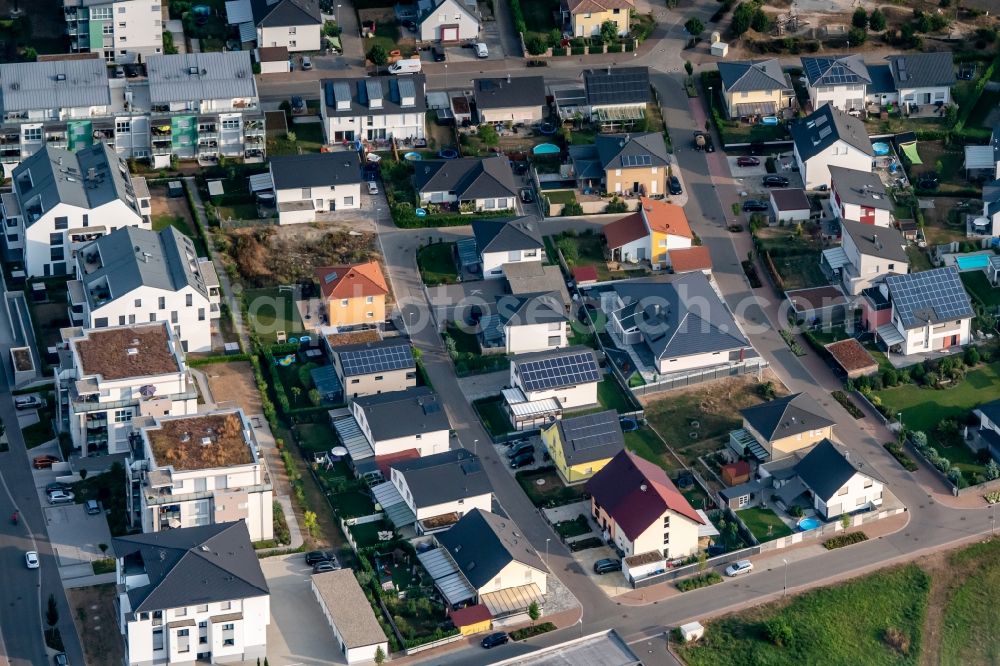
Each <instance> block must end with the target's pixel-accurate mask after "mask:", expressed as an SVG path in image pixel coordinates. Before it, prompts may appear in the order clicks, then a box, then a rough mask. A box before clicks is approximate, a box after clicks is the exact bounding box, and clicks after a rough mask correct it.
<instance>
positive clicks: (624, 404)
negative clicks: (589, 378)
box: [597, 375, 636, 414]
mask: <svg viewBox="0 0 1000 666" xmlns="http://www.w3.org/2000/svg"><path fill="white" fill-rule="evenodd" d="M597 401H598V402H599V403H601V407H603V408H604V409H613V410H615V411H616V412H618V413H619V414H624V413H625V412H634V411H635V409H636V408H635V405H634V404H633V401H632V396H630V395H629V394H627V393H626V392H625V390H624V389H623V388H622V387H621V384H619V383H618V380H616V379H615V378H614V377H613V376H611V375H608V376H606V377H605V378H604V379H603V380H601V383H600V384H598V385H597Z"/></svg>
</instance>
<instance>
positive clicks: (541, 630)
mask: <svg viewBox="0 0 1000 666" xmlns="http://www.w3.org/2000/svg"><path fill="white" fill-rule="evenodd" d="M555 629H556V625H554V624H552V623H551V622H542V623H541V624H536V625H533V626H530V627H525V628H523V629H515V630H514V631H512V632H510V639H511V640H512V641H523V640H524V639H526V638H531V637H532V636H538V635H540V634H545V633H548V632H550V631H555Z"/></svg>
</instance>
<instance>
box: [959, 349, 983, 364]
mask: <svg viewBox="0 0 1000 666" xmlns="http://www.w3.org/2000/svg"><path fill="white" fill-rule="evenodd" d="M962 360H963V361H965V364H966V365H968V366H974V365H978V364H979V350H978V349H976V348H975V347H968V348H966V350H965V353H964V354H962Z"/></svg>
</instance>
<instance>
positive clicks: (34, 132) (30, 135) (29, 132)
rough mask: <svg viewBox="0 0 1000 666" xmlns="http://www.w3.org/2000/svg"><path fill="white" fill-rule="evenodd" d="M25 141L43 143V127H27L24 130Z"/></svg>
mask: <svg viewBox="0 0 1000 666" xmlns="http://www.w3.org/2000/svg"><path fill="white" fill-rule="evenodd" d="M24 140H25V141H41V140H42V128H41V127H26V128H25V129H24Z"/></svg>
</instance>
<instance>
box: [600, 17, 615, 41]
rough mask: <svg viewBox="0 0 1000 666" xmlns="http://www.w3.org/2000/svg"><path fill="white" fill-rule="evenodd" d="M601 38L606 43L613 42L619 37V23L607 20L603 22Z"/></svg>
mask: <svg viewBox="0 0 1000 666" xmlns="http://www.w3.org/2000/svg"><path fill="white" fill-rule="evenodd" d="M601 39H603V40H604V43H605V44H611V43H613V42H614V41H615V40H617V39H618V24H617V23H615V22H614V21H605V22H604V23H602V24H601Z"/></svg>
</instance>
